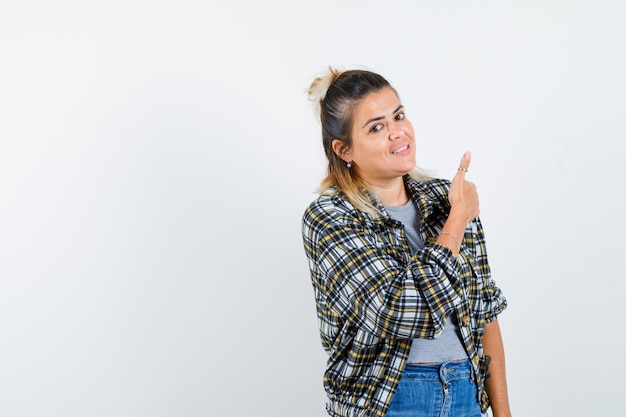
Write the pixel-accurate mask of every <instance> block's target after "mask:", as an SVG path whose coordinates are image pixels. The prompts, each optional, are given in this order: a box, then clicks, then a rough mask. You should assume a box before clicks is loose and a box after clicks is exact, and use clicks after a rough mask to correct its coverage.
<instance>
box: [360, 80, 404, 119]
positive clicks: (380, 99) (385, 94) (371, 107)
mask: <svg viewBox="0 0 626 417" xmlns="http://www.w3.org/2000/svg"><path fill="white" fill-rule="evenodd" d="M399 105H400V99H399V98H398V96H397V95H396V93H395V91H393V90H392V89H391V88H389V87H386V88H383V89H382V90H378V91H376V92H373V93H370V94H368V95H367V96H365V98H363V100H361V102H359V104H358V105H357V106H356V107H355V109H354V119H355V121H359V120H360V121H366V120H369V119H371V118H373V117H384V116H388V115H391V114H393V112H394V111H395V110H396V109H397V108H398V106H399Z"/></svg>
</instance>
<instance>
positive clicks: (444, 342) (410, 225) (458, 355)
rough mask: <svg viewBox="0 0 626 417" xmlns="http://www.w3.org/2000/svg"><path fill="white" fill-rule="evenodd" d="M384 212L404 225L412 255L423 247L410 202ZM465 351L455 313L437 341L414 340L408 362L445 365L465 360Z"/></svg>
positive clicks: (411, 202)
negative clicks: (449, 362)
mask: <svg viewBox="0 0 626 417" xmlns="http://www.w3.org/2000/svg"><path fill="white" fill-rule="evenodd" d="M385 210H387V213H389V215H390V216H391V217H392V218H394V219H395V220H398V221H399V222H401V223H402V224H403V225H404V232H405V234H406V237H407V240H408V241H409V247H410V248H411V252H412V253H413V254H415V253H417V251H419V250H420V249H422V248H423V247H424V242H422V239H421V238H420V236H419V233H418V230H419V220H420V219H419V214H418V212H417V209H416V207H415V204H414V203H413V200H409V202H408V203H406V204H405V205H403V206H385ZM466 358H467V352H466V351H465V348H464V347H463V343H462V342H461V332H460V331H459V324H458V321H457V318H456V314H450V315H448V318H447V319H446V323H445V325H444V327H443V330H442V332H441V333H439V336H438V337H437V338H436V339H419V338H415V339H413V344H412V345H411V351H410V353H409V358H408V360H407V361H408V363H425V362H437V363H439V362H446V361H454V360H459V359H466Z"/></svg>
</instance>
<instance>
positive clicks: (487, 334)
mask: <svg viewBox="0 0 626 417" xmlns="http://www.w3.org/2000/svg"><path fill="white" fill-rule="evenodd" d="M309 98H310V99H311V100H312V101H313V103H314V104H315V106H316V111H317V112H318V115H319V117H320V121H321V125H322V139H323V145H324V150H325V153H326V157H327V159H328V173H327V176H326V178H325V179H324V180H323V182H322V185H321V190H320V196H319V197H318V198H317V199H315V201H313V202H312V203H311V204H310V205H309V207H308V208H307V209H306V211H305V213H304V216H303V222H302V233H303V241H304V248H305V252H306V255H307V260H308V264H309V268H310V271H311V279H312V283H313V289H314V294H315V300H316V308H317V314H318V318H319V326H320V335H321V339H322V344H323V347H324V349H325V350H326V352H327V353H328V355H329V357H328V363H327V369H326V372H325V375H324V387H325V390H326V392H327V395H328V399H329V401H328V403H327V406H326V408H327V411H328V413H329V414H330V415H331V416H342V417H343V416H346V417H354V416H367V417H369V416H378V417H380V416H386V417H394V416H401V415H402V416H415V417H417V416H454V417H463V416H468V417H474V416H481V415H485V414H483V413H486V411H487V409H488V408H489V407H490V406H491V410H492V413H493V415H494V416H495V417H504V416H509V415H510V410H509V402H508V394H507V387H506V376H505V363H504V350H503V345H502V339H501V336H500V330H499V326H498V322H497V316H498V314H500V312H502V311H503V310H504V309H505V308H506V299H505V298H504V296H503V295H502V292H501V291H500V289H499V288H498V287H497V286H496V285H495V283H494V281H493V280H492V279H491V275H490V269H489V265H488V262H487V254H486V249H485V238H484V232H483V228H482V225H481V223H480V220H479V218H478V217H477V216H478V214H479V202H478V195H477V193H476V188H475V186H474V184H472V183H471V182H468V181H466V180H465V173H466V172H467V170H468V168H469V165H470V159H471V158H470V154H469V153H465V154H464V155H463V157H462V159H461V163H460V166H459V170H458V171H457V173H456V175H455V177H454V179H453V180H452V182H450V181H447V180H442V179H434V178H428V177H426V176H425V175H423V174H422V173H421V172H420V171H419V170H417V169H416V168H415V165H416V161H415V138H414V133H413V127H412V125H411V123H410V122H409V120H408V118H407V117H406V115H405V112H404V107H403V106H402V104H401V102H400V99H399V96H398V94H397V92H396V91H395V89H393V88H392V87H391V85H390V84H389V83H388V82H387V81H386V80H385V79H384V78H383V77H382V76H380V75H379V74H376V73H372V72H369V71H363V70H350V71H343V72H342V71H338V70H336V69H333V68H329V71H328V73H327V74H326V75H324V76H320V77H318V78H316V79H315V80H314V81H313V82H312V84H311V87H310V88H309Z"/></svg>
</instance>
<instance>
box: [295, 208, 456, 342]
mask: <svg viewBox="0 0 626 417" xmlns="http://www.w3.org/2000/svg"><path fill="white" fill-rule="evenodd" d="M352 210H353V209H350V207H348V206H345V205H344V204H343V203H338V202H336V201H335V202H333V201H332V199H330V198H323V199H321V200H320V201H318V202H317V203H315V204H313V205H312V206H311V207H309V209H308V210H307V212H306V213H305V216H304V219H303V235H304V241H305V249H306V252H307V257H308V258H309V267H310V269H311V272H312V277H313V282H314V286H315V287H316V288H317V291H318V294H320V299H319V305H320V308H322V309H323V310H324V311H326V314H327V315H329V316H333V317H343V319H342V320H348V321H350V322H352V324H353V325H354V326H355V327H358V328H361V329H363V330H365V331H367V332H368V333H370V334H372V335H375V336H377V337H380V338H387V337H397V338H405V339H409V338H413V337H422V338H428V337H434V335H435V334H436V333H437V332H439V331H441V329H442V328H443V324H444V323H445V318H446V314H447V312H448V311H450V310H453V309H454V308H455V306H456V305H457V304H458V303H459V302H460V296H461V294H462V288H461V286H460V284H459V281H460V280H459V276H458V275H459V270H460V265H459V262H458V260H457V259H456V258H455V257H454V256H453V255H452V252H451V251H450V250H448V248H446V247H443V246H442V245H439V244H427V247H426V248H424V249H423V250H422V251H420V255H419V256H414V257H413V258H411V261H410V262H409V263H406V261H405V260H403V259H401V257H400V256H399V255H398V254H396V253H394V251H393V250H390V249H392V247H391V246H389V244H388V243H383V241H382V234H385V236H387V234H386V233H388V230H386V229H384V227H385V226H381V227H383V229H380V228H378V229H377V228H376V227H373V228H370V227H369V226H366V225H365V224H363V223H361V222H360V221H358V220H357V219H356V218H355V217H353V215H354V212H353V211H352ZM374 229H377V230H374ZM379 234H380V235H379Z"/></svg>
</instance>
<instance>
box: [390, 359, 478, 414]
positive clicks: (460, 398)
mask: <svg viewBox="0 0 626 417" xmlns="http://www.w3.org/2000/svg"><path fill="white" fill-rule="evenodd" d="M409 416H410V417H484V416H486V414H484V415H483V414H482V413H481V411H480V404H479V403H478V399H477V390H476V385H475V383H474V378H473V377H472V370H471V366H470V362H469V360H461V361H454V362H443V363H433V364H408V365H406V367H405V368H404V372H403V373H402V378H401V379H400V384H399V385H398V388H397V390H396V393H395V394H394V396H393V398H392V399H391V404H390V405H389V409H388V410H387V414H385V417H409Z"/></svg>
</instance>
